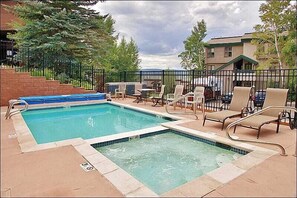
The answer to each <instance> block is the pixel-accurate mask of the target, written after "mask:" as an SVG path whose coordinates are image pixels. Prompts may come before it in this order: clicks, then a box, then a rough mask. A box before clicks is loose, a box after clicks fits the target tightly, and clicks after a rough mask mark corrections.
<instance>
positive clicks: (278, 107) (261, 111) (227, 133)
mask: <svg viewBox="0 0 297 198" xmlns="http://www.w3.org/2000/svg"><path fill="white" fill-rule="evenodd" d="M269 109H279V110H283V111H294V112H295V113H297V109H296V108H294V107H287V106H275V107H274V106H269V107H266V108H264V109H262V110H260V111H258V112H256V113H253V114H250V115H248V116H246V117H243V118H241V119H238V120H236V121H234V122H232V123H231V124H229V125H228V126H227V128H226V135H227V137H228V138H229V139H231V140H233V141H238V142H248V143H257V144H267V145H271V146H277V147H278V148H280V149H281V155H283V156H286V155H287V154H286V149H285V148H284V147H283V146H282V145H281V144H278V143H274V142H264V141H255V140H247V139H235V138H233V137H232V136H231V135H230V134H229V130H230V129H231V128H232V127H234V126H236V125H238V124H240V123H241V122H243V121H244V120H246V119H248V118H250V117H253V116H257V115H259V114H261V113H263V112H265V111H268V110H269ZM295 124H296V122H295ZM295 127H296V126H295ZM296 154H297V147H296V150H295V154H294V156H296Z"/></svg>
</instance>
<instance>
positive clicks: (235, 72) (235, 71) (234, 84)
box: [233, 68, 237, 88]
mask: <svg viewBox="0 0 297 198" xmlns="http://www.w3.org/2000/svg"><path fill="white" fill-rule="evenodd" d="M234 75H235V76H234V82H233V88H234V87H235V86H237V68H235V69H234Z"/></svg>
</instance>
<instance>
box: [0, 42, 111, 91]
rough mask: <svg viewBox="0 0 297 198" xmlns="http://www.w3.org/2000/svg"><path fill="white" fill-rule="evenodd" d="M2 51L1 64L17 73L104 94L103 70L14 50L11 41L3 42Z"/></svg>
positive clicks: (35, 53)
mask: <svg viewBox="0 0 297 198" xmlns="http://www.w3.org/2000/svg"><path fill="white" fill-rule="evenodd" d="M3 43H5V45H4V44H3ZM0 51H1V64H5V65H10V66H12V67H13V68H15V70H16V71H17V72H30V74H31V75H32V76H44V77H46V79H48V80H59V81H60V82H61V83H66V84H67V83H71V84H72V85H73V86H75V87H83V88H85V89H88V90H96V91H99V92H104V79H105V73H104V70H103V69H98V68H94V67H93V66H87V65H82V64H81V63H80V62H78V61H76V60H74V59H70V58H65V57H59V56H57V57H54V56H48V55H47V54H45V53H42V52H38V51H37V52H36V51H32V50H30V48H21V49H14V48H13V43H12V42H10V44H9V41H5V42H4V41H1V50H0Z"/></svg>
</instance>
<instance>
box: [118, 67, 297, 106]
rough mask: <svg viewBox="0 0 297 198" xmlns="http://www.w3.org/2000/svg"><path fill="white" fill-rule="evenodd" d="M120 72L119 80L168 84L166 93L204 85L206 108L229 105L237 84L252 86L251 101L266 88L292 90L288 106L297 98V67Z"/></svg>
mask: <svg viewBox="0 0 297 198" xmlns="http://www.w3.org/2000/svg"><path fill="white" fill-rule="evenodd" d="M118 75H119V78H120V79H119V81H123V82H135V81H136V82H141V83H144V84H146V87H149V88H155V89H156V90H157V91H159V90H160V87H161V85H166V89H165V90H166V91H165V93H173V92H174V89H175V86H176V85H178V84H181V85H184V93H188V92H190V91H193V90H194V88H195V87H196V86H198V85H199V86H201V85H202V86H204V87H205V89H206V92H205V97H206V101H207V103H206V108H207V109H210V110H217V109H219V108H221V106H222V104H223V108H227V106H228V103H229V102H230V99H231V97H232V91H233V88H234V86H246V87H247V86H250V87H253V96H254V97H252V98H251V100H254V99H255V96H256V97H257V96H260V95H263V94H265V89H266V88H287V89H289V94H288V103H287V105H290V106H296V100H297V92H296V89H297V69H283V70H221V71H213V70H207V71H205V70H204V71H202V70H158V71H125V72H121V73H119V74H118ZM228 97H229V99H228ZM251 102H253V101H251ZM260 102H263V101H260ZM255 107H256V108H261V103H260V104H255ZM296 107H297V106H296Z"/></svg>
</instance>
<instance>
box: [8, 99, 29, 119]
mask: <svg viewBox="0 0 297 198" xmlns="http://www.w3.org/2000/svg"><path fill="white" fill-rule="evenodd" d="M16 104H25V107H23V108H21V109H16V110H14V111H12V109H13V107H14V105H16ZM28 107H29V104H28V103H27V102H26V101H25V100H17V99H12V100H9V106H8V108H7V111H6V114H5V119H10V118H11V117H12V116H14V115H16V114H18V113H21V112H25V111H27V110H28Z"/></svg>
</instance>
